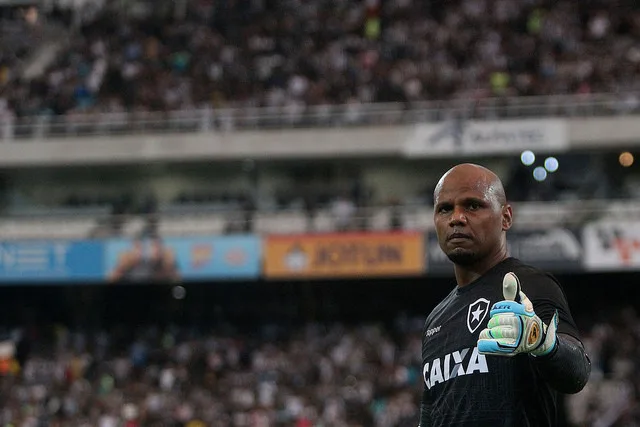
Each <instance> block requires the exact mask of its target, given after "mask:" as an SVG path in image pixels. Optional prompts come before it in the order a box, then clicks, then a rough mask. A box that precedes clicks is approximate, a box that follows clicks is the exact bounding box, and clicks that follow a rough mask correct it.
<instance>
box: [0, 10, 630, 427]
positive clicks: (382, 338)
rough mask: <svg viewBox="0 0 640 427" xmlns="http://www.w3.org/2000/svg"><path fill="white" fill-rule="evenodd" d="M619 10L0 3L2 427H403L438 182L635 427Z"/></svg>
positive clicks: (413, 384) (579, 406)
mask: <svg viewBox="0 0 640 427" xmlns="http://www.w3.org/2000/svg"><path fill="white" fill-rule="evenodd" d="M638 144H640V3H638V1H637V0H581V1H573V0H554V1H547V0H520V1H517V2H516V1H512V0H447V1H436V0H422V1H418V0H384V1H383V0H170V1H169V0H40V1H38V0H0V285H2V286H0V313H1V314H0V426H2V427H45V426H52V427H54V426H55V427H63V426H65V427H66V426H80V427H85V426H86V427H88V426H97V427H120V426H123V427H124V426H126V427H146V426H149V427H156V426H158V427H160V426H167V427H174V426H175V427H204V426H206V427H218V426H221V427H227V426H229V427H269V426H275V427H284V426H293V427H405V426H411V427H415V426H416V425H417V422H418V411H419V401H420V395H421V392H422V387H423V381H422V379H421V366H420V365H421V360H420V359H421V354H420V346H421V329H422V326H423V323H424V320H425V318H426V316H427V315H428V313H429V312H430V311H431V310H432V309H433V307H434V306H435V304H436V303H437V302H438V301H439V300H440V299H441V298H442V297H443V296H445V295H446V294H447V293H448V292H449V291H450V290H451V289H452V287H453V286H454V285H455V283H454V280H453V277H452V265H451V264H450V263H449V261H448V260H447V259H446V258H445V257H444V256H443V255H442V253H441V252H440V250H439V248H438V246H437V242H436V240H435V235H434V233H433V225H432V193H433V189H434V187H435V184H436V182H437V179H438V178H439V177H440V176H441V175H442V173H444V172H445V171H446V170H447V169H448V168H449V167H451V166H453V165H454V164H456V163H460V162H476V163H480V164H482V165H485V166H487V167H489V168H491V169H493V170H494V171H496V172H497V173H498V175H499V176H500V177H501V178H502V180H503V181H504V183H505V186H506V189H507V195H508V198H509V199H510V201H511V202H512V204H513V206H514V211H515V224H516V226H515V228H514V229H513V230H512V231H511V232H510V235H509V247H510V252H511V254H512V255H513V256H516V257H519V258H521V259H522V260H524V261H526V262H529V263H531V264H534V265H537V266H539V267H541V268H543V269H545V270H548V271H551V272H553V273H554V274H555V275H556V276H557V277H558V278H559V279H560V280H561V282H562V283H563V286H564V289H565V292H566V294H567V295H568V299H569V302H570V306H571V308H572V311H573V315H574V317H575V319H576V322H577V324H578V326H579V329H580V330H581V333H582V337H583V341H584V343H585V346H586V348H587V351H588V353H589V354H590V357H591V360H592V362H593V370H592V374H591V379H590V381H589V384H588V385H587V387H586V388H585V389H584V390H583V391H582V392H581V393H579V394H577V395H572V396H562V398H561V404H560V419H561V420H562V423H561V425H565V426H580V427H583V426H598V427H606V426H639V425H640V406H639V404H638V402H639V398H640V395H639V393H640V390H639V387H640V369H639V366H638V365H639V361H640V350H639V349H640V346H639V344H640V343H639V341H640V326H639V323H638V322H639V319H638V305H639V304H640V295H639V292H640V291H639V290H638V283H640V275H638V270H639V269H640V187H639V184H640V173H639V172H638V167H637V165H636V163H635V162H634V160H635V159H634V156H637V155H638V150H637V147H638Z"/></svg>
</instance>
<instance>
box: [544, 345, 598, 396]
mask: <svg viewBox="0 0 640 427" xmlns="http://www.w3.org/2000/svg"><path fill="white" fill-rule="evenodd" d="M532 359H533V360H534V366H535V367H536V368H537V369H538V372H540V375H542V377H543V378H544V380H545V381H546V382H547V383H548V384H549V385H550V386H551V387H553V388H554V389H556V390H557V391H559V392H560V393H567V394H574V393H578V392H579V391H580V390H582V389H583V388H584V386H585V385H586V384H587V381H588V380H589V375H590V374H591V360H589V356H587V354H586V352H585V351H584V347H583V345H582V343H581V342H580V341H579V340H577V339H576V338H574V337H572V336H571V335H568V334H562V333H559V334H558V336H557V345H556V346H555V348H554V349H553V350H552V351H551V352H550V353H549V354H547V355H545V356H540V357H532Z"/></svg>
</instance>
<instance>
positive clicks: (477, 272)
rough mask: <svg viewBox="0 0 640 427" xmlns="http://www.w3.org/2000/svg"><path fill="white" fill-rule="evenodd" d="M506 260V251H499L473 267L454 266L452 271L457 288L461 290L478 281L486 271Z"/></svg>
mask: <svg viewBox="0 0 640 427" xmlns="http://www.w3.org/2000/svg"><path fill="white" fill-rule="evenodd" d="M507 258H508V255H507V251H506V250H500V251H498V252H496V253H495V254H494V255H492V256H491V257H489V258H486V259H484V260H482V261H481V262H479V263H477V264H474V265H465V266H461V265H457V264H456V265H455V266H454V271H455V275H456V282H457V284H458V287H459V288H463V287H465V286H467V285H468V284H470V283H473V282H474V281H476V280H478V279H479V278H480V277H482V275H484V274H485V273H486V272H487V271H489V270H491V269H492V268H493V267H495V266H496V265H498V264H499V263H501V262H502V261H504V260H505V259H507Z"/></svg>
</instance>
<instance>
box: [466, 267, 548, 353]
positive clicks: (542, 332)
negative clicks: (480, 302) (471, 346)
mask: <svg viewBox="0 0 640 427" xmlns="http://www.w3.org/2000/svg"><path fill="white" fill-rule="evenodd" d="M502 294H503V296H504V301H500V302H497V303H495V304H494V305H493V307H491V312H490V313H489V315H490V316H491V318H490V319H489V323H488V325H487V328H486V329H484V330H483V331H482V332H480V336H479V339H478V352H479V353H481V354H490V355H496V356H515V355H516V354H520V353H529V354H531V355H532V356H544V355H545V354H548V353H550V352H551V350H553V349H554V348H555V346H556V345H557V339H556V329H557V327H558V313H557V312H556V313H555V314H554V315H553V317H552V318H551V324H550V325H549V326H548V327H547V325H545V324H544V323H543V322H542V320H540V318H539V317H538V316H537V315H536V313H535V312H534V311H533V304H532V303H531V301H530V300H529V298H528V297H527V296H526V295H525V294H524V292H522V290H521V289H520V281H519V280H518V277H517V276H516V275H515V274H514V273H507V274H505V275H504V279H503V281H502Z"/></svg>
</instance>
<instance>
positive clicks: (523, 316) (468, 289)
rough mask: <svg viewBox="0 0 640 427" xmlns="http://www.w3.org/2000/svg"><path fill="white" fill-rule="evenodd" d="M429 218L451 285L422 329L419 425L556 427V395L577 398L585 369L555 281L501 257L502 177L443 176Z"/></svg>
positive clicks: (472, 169)
mask: <svg viewBox="0 0 640 427" xmlns="http://www.w3.org/2000/svg"><path fill="white" fill-rule="evenodd" d="M433 215H434V223H435V229H436V233H437V235H438V241H439V243H440V248H441V249H442V251H443V252H444V253H445V254H446V255H447V257H448V258H449V259H450V260H451V261H452V262H453V269H454V272H455V278H456V286H455V287H454V289H453V290H452V291H451V293H450V294H449V295H448V296H447V297H446V298H445V299H444V300H443V301H442V302H441V303H440V304H438V305H437V306H436V308H435V309H434V310H433V311H432V312H431V314H430V315H429V316H428V317H427V320H426V322H425V327H424V334H423V338H422V360H423V369H422V373H423V379H424V385H425V387H424V393H423V398H422V402H421V415H420V427H427V426H474V427H478V426H491V427H496V426H514V427H522V426H555V425H557V424H558V420H557V415H556V413H557V396H558V393H577V392H578V391H580V390H581V389H582V388H583V387H584V386H585V384H586V382H587V379H588V377H589V374H590V372H591V364H590V361H589V358H588V357H587V355H586V354H585V351H584V347H583V345H582V343H581V341H580V338H579V334H578V331H577V327H576V325H575V322H574V321H573V318H572V316H571V312H570V310H569V306H568V304H567V300H566V297H565V295H564V292H563V291H562V288H561V287H560V284H559V283H558V282H557V280H556V279H555V278H554V277H553V276H551V275H549V274H547V273H544V272H542V271H540V270H538V269H536V268H534V267H531V266H528V265H526V264H524V263H522V262H521V261H519V260H517V259H515V258H511V257H509V255H508V250H507V237H506V234H507V231H508V230H509V229H510V228H511V226H512V223H513V211H512V208H511V206H510V205H509V204H508V203H507V199H506V197H505V193H504V188H503V186H502V183H501V182H500V179H499V178H498V177H497V176H496V174H494V173H493V172H491V171H490V170H488V169H486V168H484V167H482V166H478V165H473V164H461V165H458V166H456V167H454V168H452V169H450V170H449V171H447V172H446V173H445V174H444V175H443V176H442V178H441V179H440V181H439V182H438V185H437V186H436V188H435V191H434V214H433Z"/></svg>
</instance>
